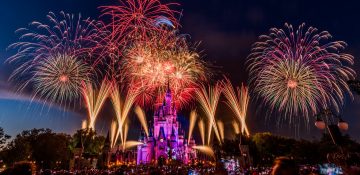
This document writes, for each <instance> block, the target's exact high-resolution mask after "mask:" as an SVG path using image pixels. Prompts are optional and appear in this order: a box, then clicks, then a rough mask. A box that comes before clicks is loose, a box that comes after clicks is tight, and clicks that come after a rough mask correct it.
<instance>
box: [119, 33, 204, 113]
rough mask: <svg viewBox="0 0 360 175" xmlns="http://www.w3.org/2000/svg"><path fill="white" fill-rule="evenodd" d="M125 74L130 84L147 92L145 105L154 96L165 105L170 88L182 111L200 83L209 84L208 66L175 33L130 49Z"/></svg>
mask: <svg viewBox="0 0 360 175" xmlns="http://www.w3.org/2000/svg"><path fill="white" fill-rule="evenodd" d="M122 70H123V73H124V74H125V77H127V79H128V81H130V82H135V84H136V86H137V87H139V88H141V89H142V91H143V92H144V93H143V94H144V95H145V96H143V95H141V96H140V97H143V98H141V99H142V101H147V100H148V99H151V98H153V97H151V95H153V96H155V97H158V98H157V100H156V101H157V102H160V103H161V101H162V97H163V96H164V95H165V92H166V91H167V87H168V86H170V88H171V90H172V93H173V97H175V99H174V100H175V104H176V105H177V107H179V108H180V107H181V106H183V105H185V104H187V103H188V102H189V101H190V100H191V99H192V96H193V94H194V92H195V89H196V88H197V87H198V83H199V82H202V81H206V77H205V72H206V66H205V64H204V62H202V61H201V59H200V58H199V54H197V53H196V52H194V51H191V50H190V49H189V48H188V47H187V46H186V43H185V38H183V37H182V36H177V35H176V34H174V33H172V32H171V33H167V34H164V33H163V34H161V35H154V38H153V39H151V40H148V41H143V42H137V43H136V44H134V45H133V46H131V47H129V48H128V49H127V51H126V52H125V57H124V59H123V69H122ZM149 94H151V95H150V96H149Z"/></svg>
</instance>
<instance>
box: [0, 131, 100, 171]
mask: <svg viewBox="0 0 360 175" xmlns="http://www.w3.org/2000/svg"><path fill="white" fill-rule="evenodd" d="M5 136H7V135H6V134H4V131H3V130H2V129H1V130H0V140H1V141H2V142H0V143H1V147H2V149H1V151H0V159H1V160H2V162H3V163H4V164H5V165H6V166H12V165H13V164H14V163H16V162H32V163H35V164H36V166H37V167H38V168H42V169H68V168H69V162H70V159H71V158H72V157H73V151H74V149H75V147H76V146H78V145H79V144H80V145H81V146H83V150H84V151H83V156H84V157H85V158H86V157H98V156H99V154H100V153H101V150H102V146H103V144H104V141H105V138H104V137H103V136H98V135H96V133H95V132H94V131H92V130H86V129H85V130H78V131H77V132H76V133H75V134H74V135H73V136H70V135H68V134H63V133H54V132H52V131H51V130H50V129H32V130H26V131H23V132H21V133H20V134H18V135H16V136H15V138H13V139H12V140H10V141H8V143H6V140H8V139H9V136H7V137H6V138H5ZM1 138H2V139H1Z"/></svg>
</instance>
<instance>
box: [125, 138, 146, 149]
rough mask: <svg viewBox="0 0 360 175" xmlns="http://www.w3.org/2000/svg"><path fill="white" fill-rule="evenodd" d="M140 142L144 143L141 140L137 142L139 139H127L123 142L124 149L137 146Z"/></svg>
mask: <svg viewBox="0 0 360 175" xmlns="http://www.w3.org/2000/svg"><path fill="white" fill-rule="evenodd" d="M142 144H144V143H142V142H139V141H131V140H130V141H127V142H126V143H125V147H124V149H130V148H133V147H135V146H138V145H142Z"/></svg>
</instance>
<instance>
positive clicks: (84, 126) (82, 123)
mask: <svg viewBox="0 0 360 175" xmlns="http://www.w3.org/2000/svg"><path fill="white" fill-rule="evenodd" d="M87 127H88V124H87V121H86V120H83V121H82V122H81V129H83V130H84V129H86V128H87Z"/></svg>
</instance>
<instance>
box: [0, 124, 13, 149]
mask: <svg viewBox="0 0 360 175" xmlns="http://www.w3.org/2000/svg"><path fill="white" fill-rule="evenodd" d="M10 138H11V136H9V135H7V134H5V132H4V129H3V128H1V127H0V151H1V150H3V149H4V148H5V143H6V141H7V140H9V139H10Z"/></svg>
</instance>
